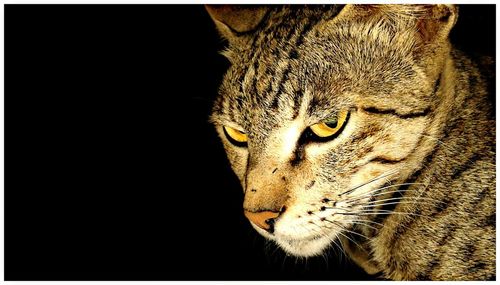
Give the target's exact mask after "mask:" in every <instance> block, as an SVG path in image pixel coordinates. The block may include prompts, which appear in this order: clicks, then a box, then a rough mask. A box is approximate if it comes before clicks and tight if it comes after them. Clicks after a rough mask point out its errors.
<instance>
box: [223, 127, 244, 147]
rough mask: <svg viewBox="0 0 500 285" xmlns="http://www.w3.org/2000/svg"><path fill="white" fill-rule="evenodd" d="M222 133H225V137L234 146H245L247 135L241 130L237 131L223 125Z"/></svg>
mask: <svg viewBox="0 0 500 285" xmlns="http://www.w3.org/2000/svg"><path fill="white" fill-rule="evenodd" d="M223 129H224V134H225V135H226V137H227V139H228V140H229V141H230V142H231V143H232V144H234V145H236V146H246V145H247V141H248V137H247V134H245V133H244V132H242V131H239V130H237V129H234V128H231V127H228V126H224V127H223Z"/></svg>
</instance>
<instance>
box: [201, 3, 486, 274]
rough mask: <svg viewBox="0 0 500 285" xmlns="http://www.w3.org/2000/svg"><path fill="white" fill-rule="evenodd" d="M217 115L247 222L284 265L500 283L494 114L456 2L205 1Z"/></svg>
mask: <svg viewBox="0 0 500 285" xmlns="http://www.w3.org/2000/svg"><path fill="white" fill-rule="evenodd" d="M206 9H207V10H208V12H209V14H210V16H211V18H212V19H213V21H214V22H215V24H216V27H217V29H218V30H219V32H220V34H221V35H222V37H223V38H224V39H226V40H227V42H228V47H227V49H226V50H225V51H223V55H224V56H225V57H227V58H228V59H229V61H230V63H231V66H230V67H229V69H228V71H227V73H226V74H225V76H224V78H223V80H222V84H221V86H220V89H219V96H218V97H217V99H216V100H215V102H214V105H213V112H212V114H211V117H210V120H211V122H212V123H213V124H214V126H215V129H216V131H217V133H218V134H219V136H220V138H221V140H222V143H223V145H224V149H225V151H226V153H227V157H228V160H229V162H230V164H231V167H232V169H233V170H234V172H235V174H236V176H237V177H238V178H239V180H240V181H241V186H242V188H243V191H244V202H243V208H244V214H245V216H246V217H247V218H248V219H249V221H250V223H251V225H252V226H253V227H254V228H255V230H256V231H257V232H259V233H260V234H261V235H263V236H264V237H266V238H267V239H270V240H273V241H274V242H275V243H276V244H277V245H278V246H280V247H281V248H282V249H283V250H285V251H286V252H287V253H288V254H291V255H296V256H301V257H309V256H315V255H321V254H323V252H325V251H326V250H327V249H328V248H329V247H332V246H335V245H338V246H342V247H343V250H345V252H346V253H347V254H348V256H349V257H350V258H351V259H352V260H354V261H355V263H357V264H358V265H359V266H361V267H362V268H363V269H364V270H365V271H366V272H368V273H369V274H377V275H378V276H379V277H380V278H386V279H392V280H491V279H495V255H496V252H495V221H496V219H495V215H496V214H495V118H494V109H493V107H492V106H491V103H490V101H489V100H488V94H487V87H486V81H485V79H484V77H483V76H482V75H481V74H480V70H479V69H478V67H477V65H476V64H475V63H473V62H472V61H471V60H469V59H468V58H467V57H466V56H465V55H464V54H463V53H462V52H460V51H459V50H457V49H455V48H453V47H452V45H451V44H450V42H449V39H448V36H449V33H450V30H451V29H452V27H453V26H454V24H455V22H456V20H457V17H458V8H457V7H456V6H454V5H329V6H325V5H311V6H308V5H305V6H304V5H301V6H296V5H284V6H278V5H275V6H252V5H246V6H227V5H207V6H206Z"/></svg>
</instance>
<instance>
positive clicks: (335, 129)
mask: <svg viewBox="0 0 500 285" xmlns="http://www.w3.org/2000/svg"><path fill="white" fill-rule="evenodd" d="M348 115H349V112H348V111H342V112H339V113H338V115H337V116H336V117H332V118H330V119H328V120H326V121H324V122H321V123H317V124H315V125H312V126H311V127H310V128H311V131H312V132H313V133H314V134H315V135H317V136H318V137H320V138H328V137H331V136H333V135H335V134H337V133H339V132H340V130H341V129H342V127H343V126H344V124H345V123H346V121H347V117H348Z"/></svg>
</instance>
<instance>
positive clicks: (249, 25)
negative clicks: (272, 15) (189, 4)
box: [205, 5, 269, 43]
mask: <svg viewBox="0 0 500 285" xmlns="http://www.w3.org/2000/svg"><path fill="white" fill-rule="evenodd" d="M205 8H206V9H207V11H208V14H209V15H210V17H211V18H212V20H213V21H214V22H215V25H216V26H217V29H218V30H219V32H220V33H221V35H222V36H223V37H224V38H226V39H227V40H228V41H229V42H230V43H234V42H236V41H238V39H239V38H241V37H242V36H244V35H248V34H249V33H251V32H253V31H255V30H256V29H257V28H258V26H259V24H260V23H261V22H262V21H263V20H264V18H265V16H266V14H267V12H268V10H269V9H268V7H266V6H260V5H205Z"/></svg>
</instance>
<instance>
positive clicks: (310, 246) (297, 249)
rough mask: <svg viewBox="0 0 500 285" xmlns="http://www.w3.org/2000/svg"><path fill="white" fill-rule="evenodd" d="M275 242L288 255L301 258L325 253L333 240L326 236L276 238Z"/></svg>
mask: <svg viewBox="0 0 500 285" xmlns="http://www.w3.org/2000/svg"><path fill="white" fill-rule="evenodd" d="M274 241H275V242H276V243H277V244H278V245H279V246H280V247H281V248H282V249H283V250H284V251H286V252H287V253H289V254H291V255H295V256H300V257H312V256H317V255H320V254H321V253H323V251H324V250H325V249H326V248H327V247H328V246H329V245H330V243H331V240H330V239H328V237H325V236H317V237H311V238H307V239H286V238H280V237H275V238H274Z"/></svg>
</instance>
